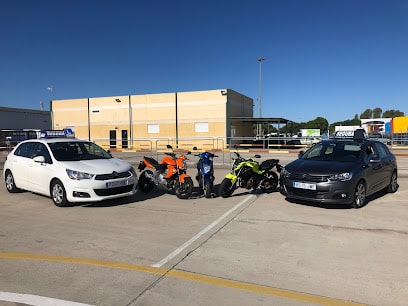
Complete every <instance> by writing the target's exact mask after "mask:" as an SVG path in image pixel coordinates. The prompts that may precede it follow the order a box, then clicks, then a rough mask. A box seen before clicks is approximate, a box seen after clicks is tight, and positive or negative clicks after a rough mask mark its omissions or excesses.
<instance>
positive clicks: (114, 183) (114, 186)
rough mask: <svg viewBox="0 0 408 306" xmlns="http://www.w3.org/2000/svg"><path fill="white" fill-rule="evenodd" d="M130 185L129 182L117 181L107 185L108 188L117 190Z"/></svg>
mask: <svg viewBox="0 0 408 306" xmlns="http://www.w3.org/2000/svg"><path fill="white" fill-rule="evenodd" d="M127 185H129V182H128V180H124V181H115V182H107V183H106V188H108V189H109V188H116V187H123V186H127Z"/></svg>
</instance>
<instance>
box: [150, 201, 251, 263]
mask: <svg viewBox="0 0 408 306" xmlns="http://www.w3.org/2000/svg"><path fill="white" fill-rule="evenodd" d="M254 197H255V196H254V195H250V196H248V197H246V198H245V199H243V200H242V201H241V202H239V203H238V204H237V205H235V206H234V207H232V208H231V209H230V210H228V211H227V212H226V213H225V214H223V215H222V216H221V217H219V218H218V219H217V220H215V221H214V222H212V223H211V224H209V225H208V226H207V227H206V228H204V229H203V230H202V231H200V232H199V233H198V234H197V235H195V236H194V237H192V238H191V239H190V240H188V241H186V242H185V243H183V244H182V245H181V246H180V247H178V248H177V249H175V250H174V251H173V252H171V253H170V254H169V255H167V256H166V257H164V258H163V259H162V260H160V261H159V262H158V263H156V264H153V265H152V267H156V268H159V267H162V266H163V265H165V264H166V263H167V262H169V261H170V260H172V259H173V258H174V257H176V256H177V255H178V254H180V253H181V252H182V251H183V250H184V249H186V248H187V247H188V246H189V245H191V244H192V243H193V242H194V241H196V240H198V239H199V238H200V237H201V236H203V235H204V234H205V233H207V232H208V231H209V230H211V229H212V228H214V227H215V226H217V225H218V224H219V223H220V222H221V221H222V220H223V219H225V218H226V217H228V215H230V214H231V213H233V212H234V211H235V210H237V209H238V208H240V207H241V206H242V205H244V204H245V203H246V202H248V201H249V200H250V199H252V198H254Z"/></svg>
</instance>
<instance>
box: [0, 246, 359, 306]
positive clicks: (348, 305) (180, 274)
mask: <svg viewBox="0 0 408 306" xmlns="http://www.w3.org/2000/svg"><path fill="white" fill-rule="evenodd" d="M1 258H3V259H22V260H37V261H49V262H59V263H69V264H82V265H90V266H98V267H105V268H111V269H121V270H128V271H136V272H145V273H151V274H155V275H160V276H168V277H173V278H177V279H182V280H189V281H193V282H197V283H205V284H209V285H213V286H219V287H225V288H230V289H237V290H241V291H247V292H252V293H257V294H264V295H269V296H273V297H279V298H284V299H290V300H296V301H300V302H306V303H312V304H315V305H331V306H364V305H366V304H361V303H356V302H352V301H346V300H340V299H335V298H329V297H323V296H319V295H314V294H308V293H302V292H297V291H292V290H286V289H280V288H274V287H269V286H263V285H257V284H253V283H246V282H240V281H235V280H230V279H224V278H220V277H215V276H209V275H203V274H199V273H194V272H187V271H181V270H167V269H164V268H155V267H151V266H144V265H137V264H128V263H122V262H114V261H106V260H97V259H87V258H75V257H65V256H51V255H38V254H22V253H0V259H1Z"/></svg>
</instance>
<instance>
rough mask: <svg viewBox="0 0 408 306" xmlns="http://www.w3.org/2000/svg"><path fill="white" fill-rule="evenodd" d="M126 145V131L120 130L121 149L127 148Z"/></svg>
mask: <svg viewBox="0 0 408 306" xmlns="http://www.w3.org/2000/svg"><path fill="white" fill-rule="evenodd" d="M127 147H128V131H127V130H122V149H127Z"/></svg>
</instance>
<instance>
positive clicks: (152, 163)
mask: <svg viewBox="0 0 408 306" xmlns="http://www.w3.org/2000/svg"><path fill="white" fill-rule="evenodd" d="M144 159H145V160H146V161H147V162H148V163H149V164H151V165H152V166H153V167H155V168H156V166H157V165H160V164H159V162H158V161H157V160H155V159H154V158H151V157H148V156H145V157H144Z"/></svg>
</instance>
